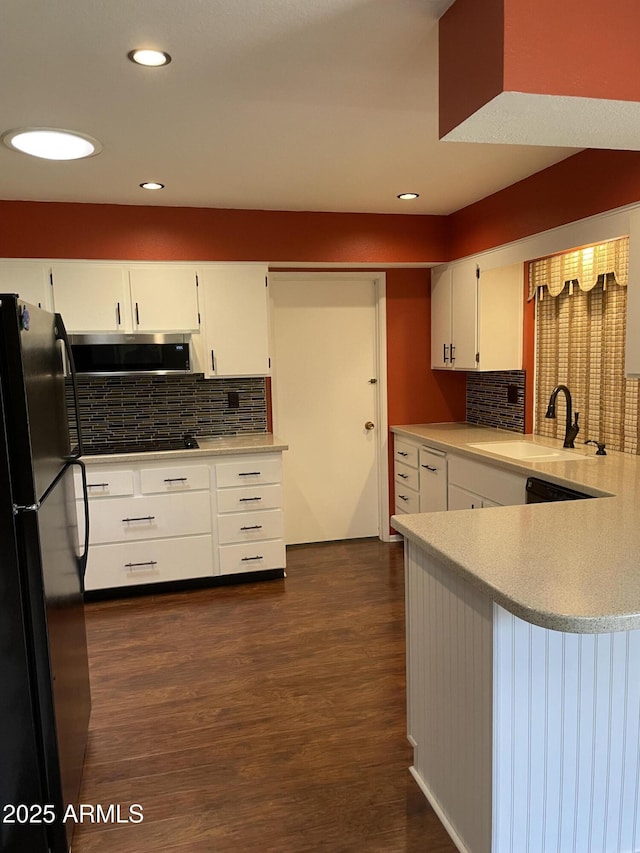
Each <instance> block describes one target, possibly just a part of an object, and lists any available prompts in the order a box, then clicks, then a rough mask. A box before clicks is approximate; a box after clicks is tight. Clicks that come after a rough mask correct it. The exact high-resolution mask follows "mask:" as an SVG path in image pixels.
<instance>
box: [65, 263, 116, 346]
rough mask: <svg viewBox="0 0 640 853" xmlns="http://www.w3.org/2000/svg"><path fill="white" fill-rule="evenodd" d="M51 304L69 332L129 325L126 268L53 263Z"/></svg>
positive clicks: (90, 264)
mask: <svg viewBox="0 0 640 853" xmlns="http://www.w3.org/2000/svg"><path fill="white" fill-rule="evenodd" d="M52 275H53V304H54V307H55V310H56V311H58V312H59V313H60V314H62V319H63V320H64V324H65V326H66V329H67V331H68V332H118V331H127V330H130V328H131V315H130V303H129V284H128V281H127V269H126V267H124V266H119V265H118V264H99V263H86V264H85V263H77V264H64V263H63V264H53V266H52Z"/></svg>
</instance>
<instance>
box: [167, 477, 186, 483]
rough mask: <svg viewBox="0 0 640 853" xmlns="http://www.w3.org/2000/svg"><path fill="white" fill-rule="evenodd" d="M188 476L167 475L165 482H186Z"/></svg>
mask: <svg viewBox="0 0 640 853" xmlns="http://www.w3.org/2000/svg"><path fill="white" fill-rule="evenodd" d="M186 482H187V477H166V478H165V483H186Z"/></svg>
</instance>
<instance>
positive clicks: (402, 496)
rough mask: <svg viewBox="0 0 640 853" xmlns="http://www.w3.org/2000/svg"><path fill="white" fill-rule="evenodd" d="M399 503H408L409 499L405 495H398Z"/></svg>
mask: <svg viewBox="0 0 640 853" xmlns="http://www.w3.org/2000/svg"><path fill="white" fill-rule="evenodd" d="M398 497H399V498H400V500H401V501H408V500H409V498H408V497H407V496H406V495H398Z"/></svg>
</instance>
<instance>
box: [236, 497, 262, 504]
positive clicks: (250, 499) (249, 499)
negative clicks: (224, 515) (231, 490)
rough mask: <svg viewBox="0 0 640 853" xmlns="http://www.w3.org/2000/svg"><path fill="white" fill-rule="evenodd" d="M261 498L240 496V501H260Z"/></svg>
mask: <svg viewBox="0 0 640 853" xmlns="http://www.w3.org/2000/svg"><path fill="white" fill-rule="evenodd" d="M261 500H262V498H240V503H245V501H261Z"/></svg>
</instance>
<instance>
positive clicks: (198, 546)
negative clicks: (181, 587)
mask: <svg viewBox="0 0 640 853" xmlns="http://www.w3.org/2000/svg"><path fill="white" fill-rule="evenodd" d="M212 576H213V550H212V543H211V536H192V537H185V538H182V539H163V540H162V541H153V540H152V541H149V542H124V543H120V544H118V545H97V546H95V547H94V548H91V549H90V550H89V561H88V563H87V574H86V576H85V588H86V589H110V588H113V587H121V586H137V585H139V584H143V583H162V582H163V581H175V580H186V579H187V578H201V577H212Z"/></svg>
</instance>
